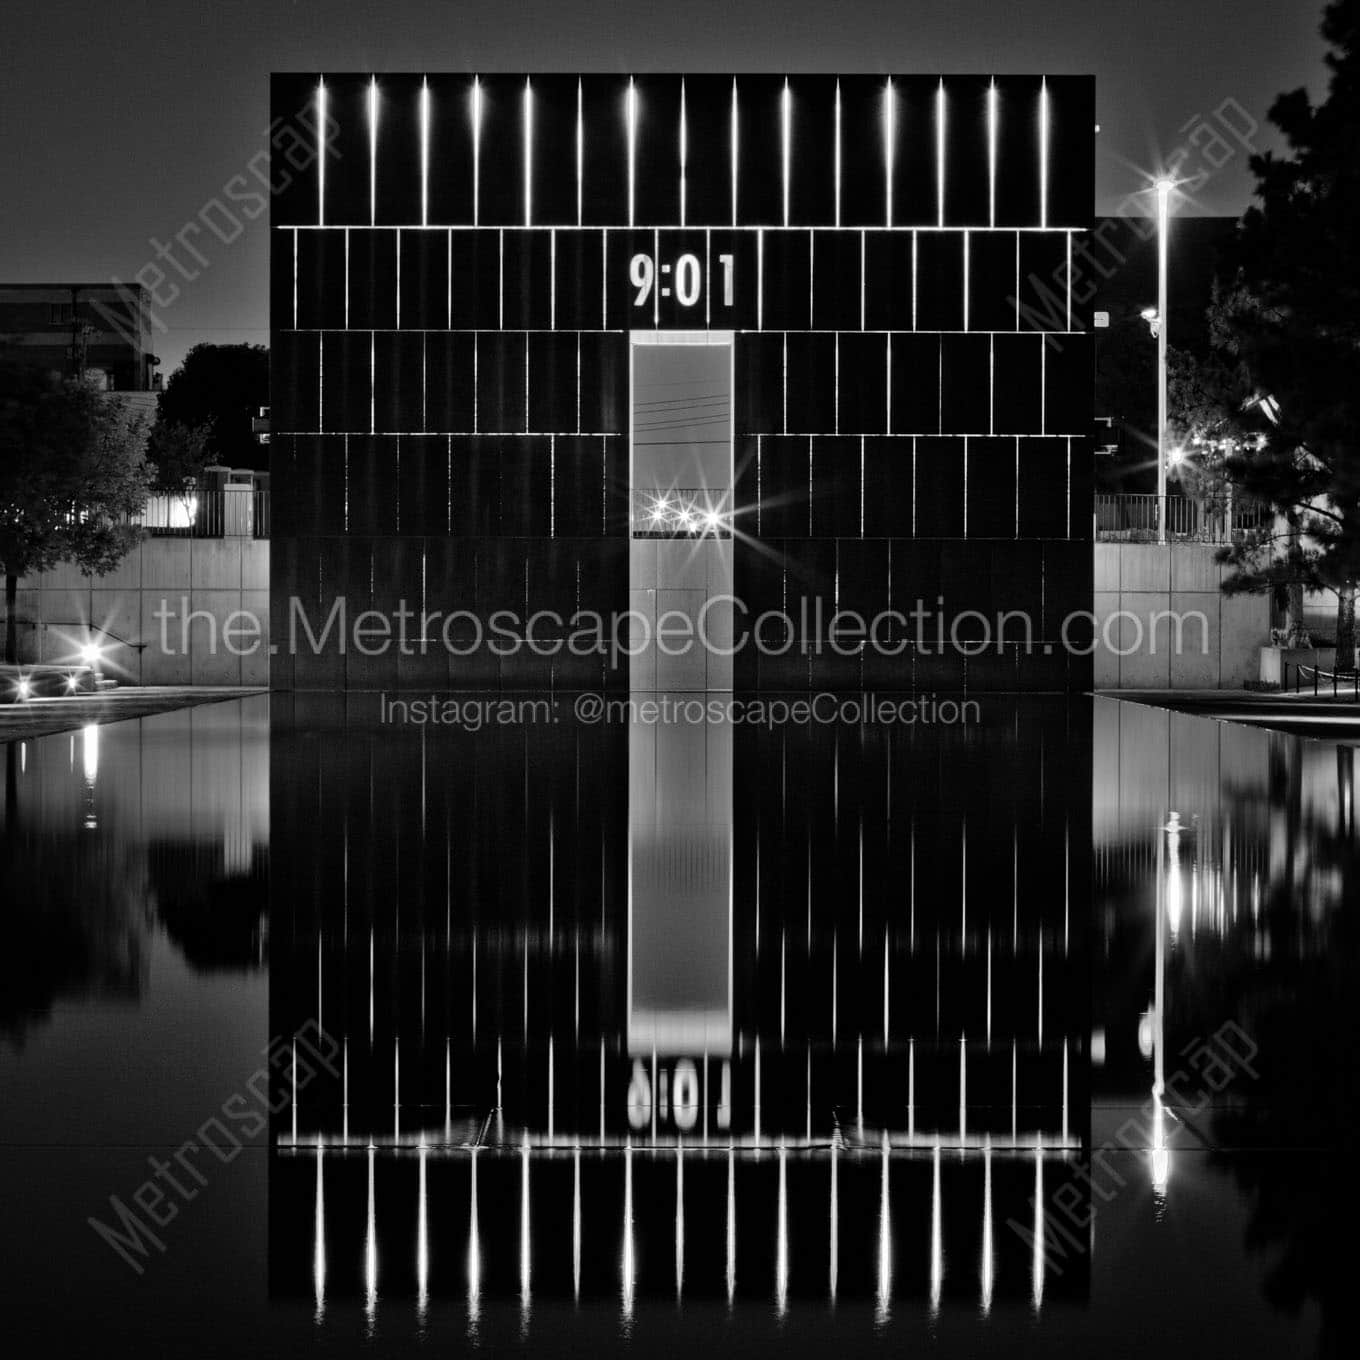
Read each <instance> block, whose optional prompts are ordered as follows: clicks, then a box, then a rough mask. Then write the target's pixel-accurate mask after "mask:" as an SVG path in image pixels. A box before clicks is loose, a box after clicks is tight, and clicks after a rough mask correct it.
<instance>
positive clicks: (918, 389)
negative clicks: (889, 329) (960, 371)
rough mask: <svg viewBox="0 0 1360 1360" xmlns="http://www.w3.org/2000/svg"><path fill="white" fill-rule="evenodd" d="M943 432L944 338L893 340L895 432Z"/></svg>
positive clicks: (900, 336) (902, 336)
mask: <svg viewBox="0 0 1360 1360" xmlns="http://www.w3.org/2000/svg"><path fill="white" fill-rule="evenodd" d="M939 428H940V337H939V336H936V335H894V336H893V337H892V429H893V431H894V432H902V433H905V434H921V433H930V432H931V431H934V430H938V429H939Z"/></svg>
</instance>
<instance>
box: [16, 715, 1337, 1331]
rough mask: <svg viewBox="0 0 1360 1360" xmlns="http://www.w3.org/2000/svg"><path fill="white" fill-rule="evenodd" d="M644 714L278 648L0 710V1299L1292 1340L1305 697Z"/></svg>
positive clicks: (1320, 1183) (1311, 1115) (303, 1312)
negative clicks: (174, 706)
mask: <svg viewBox="0 0 1360 1360" xmlns="http://www.w3.org/2000/svg"><path fill="white" fill-rule="evenodd" d="M655 718H656V715H655V713H654V712H651V711H648V712H645V713H644V712H643V711H641V710H636V709H635V711H634V712H633V713H632V715H631V719H630V720H623V721H608V722H598V723H588V722H586V721H584V720H583V719H582V717H581V716H580V715H579V714H577V713H575V712H573V711H572V708H571V706H570V704H569V702H565V701H564V703H563V704H562V705H560V706H554V705H553V704H552V702H551V701H549V703H548V704H547V705H546V707H545V709H544V710H543V711H537V710H535V711H532V712H528V713H523V714H521V715H519V720H516V721H512V722H498V721H491V722H488V723H486V724H485V725H482V726H481V727H480V728H478V730H469V727H468V726H467V725H462V726H458V725H450V724H434V723H419V724H417V723H412V722H408V723H404V724H393V723H392V722H390V721H382V720H381V719H382V715H381V714H380V711H379V706H378V697H377V696H376V695H370V696H357V695H350V696H337V697H330V696H296V697H288V696H278V695H275V696H273V697H272V699H270V698H268V697H260V698H256V699H249V700H243V701H235V702H230V703H223V704H215V705H210V706H207V707H202V708H196V709H192V710H188V711H185V712H180V713H174V714H164V715H161V716H158V717H154V718H146V719H142V720H139V721H135V722H129V723H122V724H116V725H113V726H109V727H105V728H90V729H86V730H85V731H84V732H78V733H74V734H63V735H60V736H54V737H45V738H40V739H38V740H34V741H28V742H25V743H14V744H12V745H10V746H8V747H6V748H4V758H5V761H6V778H5V785H4V803H3V813H4V817H3V829H4V837H3V874H4V900H5V904H6V908H5V909H6V911H7V912H8V913H9V915H10V917H11V930H10V947H9V948H8V949H7V950H6V952H5V955H4V964H3V969H4V981H5V986H4V990H3V998H2V999H0V1090H3V1092H4V1099H3V1103H0V1144H3V1146H0V1186H3V1187H4V1198H5V1203H6V1204H7V1205H8V1206H10V1218H11V1223H12V1224H15V1225H20V1228H21V1230H20V1231H17V1232H16V1231H12V1232H11V1234H10V1236H9V1238H8V1240H7V1242H6V1245H5V1248H4V1259H5V1269H4V1278H5V1280H6V1288H5V1291H4V1292H5V1297H6V1311H7V1315H8V1318H9V1321H10V1325H11V1328H12V1330H14V1331H16V1332H17V1333H18V1334H20V1335H32V1336H34V1337H39V1336H48V1337H53V1336H58V1335H65V1336H68V1337H70V1338H71V1339H72V1342H73V1344H78V1345H93V1344H95V1343H96V1342H97V1341H99V1340H100V1339H102V1338H104V1337H107V1336H109V1335H117V1336H118V1337H119V1338H120V1340H122V1341H123V1342H124V1343H126V1344H133V1345H150V1344H155V1345H158V1346H160V1347H162V1348H165V1349H169V1350H170V1352H171V1353H174V1354H218V1353H221V1354H224V1355H225V1354H238V1353H240V1352H241V1351H242V1350H244V1349H245V1348H247V1347H249V1348H250V1349H251V1350H253V1351H255V1352H258V1353H264V1354H273V1353H279V1354H283V1353H289V1354H291V1353H294V1352H295V1351H296V1350H297V1349H298V1348H299V1347H310V1348H312V1349H318V1348H319V1349H320V1350H321V1351H322V1352H323V1353H324V1352H348V1351H351V1350H352V1351H355V1352H367V1351H372V1352H374V1353H385V1352H387V1351H404V1350H406V1349H409V1348H410V1347H411V1346H414V1345H416V1344H428V1345H431V1346H446V1347H453V1348H456V1349H459V1350H465V1349H467V1348H469V1347H478V1348H491V1349H492V1350H498V1349H501V1348H509V1347H516V1348H519V1347H526V1348H527V1347H532V1348H534V1349H537V1350H540V1351H547V1352H552V1353H557V1352H576V1351H580V1350H583V1349H587V1348H589V1349H594V1350H608V1351H625V1350H638V1349H639V1348H642V1349H644V1350H645V1352H646V1353H651V1352H654V1351H659V1352H663V1353H680V1352H691V1351H693V1350H694V1348H695V1347H696V1346H706V1347H718V1348H722V1349H731V1350H737V1349H742V1350H746V1349H749V1348H750V1347H751V1346H753V1345H754V1346H774V1345H778V1346H781V1347H787V1348H791V1349H793V1350H795V1351H800V1352H801V1351H807V1352H811V1351H814V1350H825V1349H826V1348H828V1347H832V1346H841V1347H844V1346H846V1345H851V1346H855V1347H857V1348H862V1349H868V1348H869V1347H871V1346H882V1347H884V1348H888V1347H900V1346H902V1345H911V1344H913V1342H931V1343H933V1344H934V1345H935V1346H937V1347H938V1348H939V1349H941V1350H943V1351H944V1353H946V1354H959V1355H979V1354H986V1353H990V1352H993V1351H995V1352H998V1353H1005V1354H1019V1353H1031V1352H1034V1351H1036V1350H1043V1351H1044V1352H1046V1353H1049V1352H1052V1353H1057V1354H1075V1355H1086V1354H1092V1353H1095V1351H1096V1350H1097V1348H1098V1349H1099V1350H1100V1352H1102V1353H1113V1354H1124V1353H1129V1354H1135V1353H1136V1354H1138V1355H1146V1354H1147V1353H1148V1351H1149V1350H1156V1351H1160V1352H1162V1353H1166V1354H1184V1353H1190V1352H1191V1351H1192V1350H1193V1351H1195V1352H1197V1353H1202V1354H1225V1355H1226V1354H1232V1355H1243V1354H1269V1355H1282V1354H1312V1353H1325V1352H1326V1351H1327V1350H1328V1349H1329V1348H1331V1347H1334V1346H1335V1345H1336V1344H1337V1343H1338V1340H1339V1338H1340V1337H1341V1336H1342V1335H1344V1332H1345V1316H1344V1315H1345V1309H1344V1306H1343V1303H1342V1298H1341V1294H1340V1291H1341V1287H1342V1274H1343V1272H1344V1271H1345V1269H1346V1264H1347V1257H1346V1255H1345V1254H1344V1253H1338V1252H1337V1251H1336V1250H1335V1249H1334V1247H1333V1246H1332V1243H1333V1241H1334V1240H1335V1238H1336V1235H1337V1234H1338V1233H1341V1232H1342V1231H1343V1230H1344V1228H1345V1227H1346V1225H1347V1223H1348V1222H1349V1209H1348V1200H1349V1193H1350V1192H1349V1190H1348V1188H1347V1187H1348V1185H1349V1180H1348V1177H1347V1175H1346V1170H1347V1169H1348V1159H1346V1154H1347V1153H1348V1151H1349V1150H1350V1147H1351V1140H1352V1137H1353V1135H1352V1133H1351V1127H1352V1122H1353V1110H1354V1092H1355V1059H1354V1057H1353V1045H1352V1042H1351V1040H1352V1033H1353V1021H1352V1020H1351V1016H1350V1011H1349V1007H1348V1006H1347V1005H1346V1003H1347V1002H1348V1001H1349V996H1348V995H1347V992H1346V983H1347V982H1348V981H1349V978H1350V976H1351V974H1352V970H1353V969H1354V966H1355V962H1356V954H1357V948H1356V935H1355V922H1354V913H1353V910H1352V908H1353V906H1354V902H1355V900H1356V899H1357V887H1356V885H1357V883H1360V863H1357V858H1358V857H1360V840H1358V839H1357V828H1356V818H1355V807H1354V793H1355V789H1354V772H1353V771H1354V750H1353V748H1352V747H1351V746H1348V745H1344V744H1337V743H1335V742H1326V743H1324V742H1317V741H1309V740H1304V739H1300V738H1298V737H1291V736H1283V735H1279V734H1275V733H1271V732H1267V731H1263V730H1259V729H1255V728H1248V727H1243V726H1238V725H1233V724H1226V723H1218V722H1214V721H1211V720H1208V719H1204V718H1198V717H1188V716H1180V715H1176V714H1173V713H1170V712H1167V711H1164V710H1158V709H1153V708H1149V707H1144V706H1139V705H1135V704H1129V703H1121V702H1116V701H1112V700H1103V699H1097V700H1085V701H1077V702H1067V701H1056V700H1055V701H1048V700H1043V699H1035V698H1026V699H1025V700H1023V701H1019V700H1007V699H999V698H989V699H987V700H986V701H985V703H984V704H983V706H982V709H981V714H980V718H979V720H978V721H975V722H971V723H967V724H957V725H952V726H951V725H941V724H932V725H909V724H893V723H882V722H874V723H863V722H860V723H856V722H837V723H769V724H765V725H760V724H753V723H740V724H734V723H731V722H725V721H723V722H719V721H712V720H704V719H703V717H702V716H700V717H699V718H698V719H697V720H696V719H695V718H694V715H693V714H689V715H687V716H686V715H682V716H680V717H679V718H678V720H673V721H657V720H655ZM148 1187H149V1188H148ZM77 1304H78V1307H77Z"/></svg>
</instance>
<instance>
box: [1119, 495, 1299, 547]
mask: <svg viewBox="0 0 1360 1360" xmlns="http://www.w3.org/2000/svg"><path fill="white" fill-rule="evenodd" d="M1272 519H1273V516H1272V515H1271V513H1270V512H1269V510H1267V509H1266V507H1265V506H1262V505H1257V504H1256V503H1254V502H1251V501H1245V502H1234V503H1233V504H1232V505H1231V506H1227V505H1224V504H1221V503H1214V502H1211V501H1199V500H1195V499H1193V498H1192V497H1190V496H1168V497H1167V498H1166V536H1167V539H1168V540H1169V541H1171V540H1174V541H1175V542H1178V543H1233V542H1235V541H1237V540H1238V539H1240V538H1242V537H1244V536H1245V535H1247V534H1251V533H1255V532H1257V531H1258V530H1260V529H1264V528H1267V527H1269V525H1270V523H1271V521H1272ZM1158 520H1159V503H1158V498H1157V497H1156V496H1148V495H1132V494H1119V495H1106V494H1098V495H1097V496H1096V498H1095V534H1096V538H1097V540H1099V541H1101V542H1114V543H1155V542H1156V541H1157V538H1158V529H1159V523H1158Z"/></svg>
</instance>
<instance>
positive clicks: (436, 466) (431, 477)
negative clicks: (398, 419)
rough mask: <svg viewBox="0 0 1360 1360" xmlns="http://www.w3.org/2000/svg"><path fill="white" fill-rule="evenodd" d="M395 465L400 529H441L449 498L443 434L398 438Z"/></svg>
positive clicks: (433, 531)
mask: <svg viewBox="0 0 1360 1360" xmlns="http://www.w3.org/2000/svg"><path fill="white" fill-rule="evenodd" d="M397 467H398V477H399V481H398V487H397V492H398V506H397V509H398V527H399V529H400V531H401V533H402V534H442V533H444V532H445V526H446V524H447V520H448V502H449V444H448V440H447V439H446V438H445V437H443V436H425V437H416V438H411V439H403V440H401V442H400V447H399V448H398V451H397Z"/></svg>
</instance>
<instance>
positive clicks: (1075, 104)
mask: <svg viewBox="0 0 1360 1360" xmlns="http://www.w3.org/2000/svg"><path fill="white" fill-rule="evenodd" d="M1048 99H1049V167H1048V221H1049V225H1050V226H1077V227H1086V226H1089V225H1090V223H1091V215H1092V213H1093V212H1094V211H1095V155H1094V152H1093V150H1092V145H1091V141H1092V137H1093V136H1094V133H1095V121H1096V108H1095V81H1094V80H1092V79H1091V77H1090V76H1050V77H1049V80H1048Z"/></svg>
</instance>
